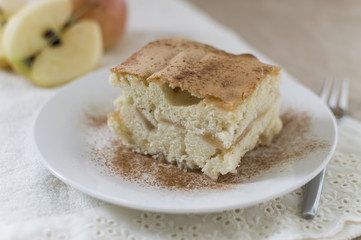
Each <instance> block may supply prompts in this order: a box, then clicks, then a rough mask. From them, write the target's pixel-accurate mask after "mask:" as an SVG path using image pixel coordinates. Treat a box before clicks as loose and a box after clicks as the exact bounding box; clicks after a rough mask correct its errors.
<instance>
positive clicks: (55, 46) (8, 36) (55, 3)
mask: <svg viewBox="0 0 361 240" xmlns="http://www.w3.org/2000/svg"><path fill="white" fill-rule="evenodd" d="M71 14H72V5H71V3H70V1H69V0H38V1H34V2H30V3H29V4H28V5H27V6H26V7H24V8H23V9H21V10H20V11H19V12H18V13H17V14H16V15H15V16H14V17H12V18H11V19H10V21H9V22H8V24H7V26H6V28H5V31H4V35H3V50H4V53H5V56H6V58H7V59H8V61H9V63H10V64H11V66H12V67H13V68H14V69H15V70H16V71H17V72H19V73H22V74H23V75H25V76H27V77H28V78H30V79H31V80H32V81H33V82H34V83H35V84H37V85H40V86H44V87H51V86H55V85H59V84H62V83H65V82H67V81H70V80H72V79H74V78H75V77H78V76H80V75H82V74H84V73H86V72H88V71H90V70H91V69H92V68H93V67H94V66H95V65H96V63H97V62H98V60H99V59H100V57H101V55H102V52H103V44H102V35H101V29H100V27H99V25H98V23H96V22H95V21H92V20H83V21H79V22H75V23H74V22H72V23H71V24H69V20H70V19H71Z"/></svg>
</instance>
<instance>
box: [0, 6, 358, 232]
mask: <svg viewBox="0 0 361 240" xmlns="http://www.w3.org/2000/svg"><path fill="white" fill-rule="evenodd" d="M128 4H129V24H128V30H127V34H126V36H125V37H124V39H123V40H122V41H121V42H120V43H119V44H118V45H117V46H116V47H115V48H113V49H110V50H109V51H108V52H106V54H105V56H104V57H103V59H102V60H101V62H100V64H99V66H98V67H99V68H100V67H104V66H109V65H115V64H116V63H119V62H121V61H122V60H124V59H125V58H126V57H128V56H129V55H130V54H131V53H132V52H134V51H135V50H136V49H137V48H139V47H140V46H142V45H144V44H145V43H146V42H148V41H150V40H154V39H158V38H163V37H168V36H183V37H186V38H190V39H194V40H198V41H202V42H205V43H208V44H211V45H214V46H216V47H219V48H221V49H224V50H227V51H230V52H234V53H241V52H252V53H255V54H256V55H257V56H259V57H260V58H261V60H265V57H263V56H262V55H261V54H260V53H258V52H257V51H255V50H254V49H252V48H251V47H250V46H249V45H247V44H246V43H245V42H243V41H242V40H241V38H240V37H239V36H236V35H235V34H234V33H232V32H231V31H229V30H227V29H225V28H224V27H222V26H220V25H219V24H217V23H216V22H214V21H212V20H211V19H209V18H208V17H207V16H205V15H204V14H203V13H202V12H200V11H199V10H197V9H195V8H193V7H192V6H191V5H189V4H188V3H186V2H182V1H175V0H173V1H170V0H153V1H147V0H131V1H128ZM267 61H268V62H270V60H267ZM285 74H287V73H285ZM60 89H61V87H60V88H56V89H41V88H38V87H36V86H34V85H32V84H31V83H30V82H29V81H28V80H26V79H25V78H23V77H21V76H19V75H16V74H14V73H11V72H4V71H1V72H0V143H1V144H0V186H1V191H0V238H1V239H302V238H306V239H309V238H311V239H312V238H314V239H320V238H330V239H348V238H351V237H354V236H357V235H360V234H361V223H360V222H361V189H360V184H361V148H360V146H361V123H359V122H357V121H355V120H353V119H350V118H349V119H346V120H345V121H344V122H343V123H342V124H341V126H340V129H339V143H338V146H337V149H336V153H335V156H334V157H333V159H332V160H331V162H330V164H329V166H328V169H327V174H326V179H325V186H324V191H323V194H322V197H321V202H320V209H319V213H318V215H317V216H316V218H315V219H314V220H313V221H306V220H304V219H302V218H301V217H300V204H301V202H302V194H303V190H302V189H298V190H296V191H294V192H292V193H290V194H287V195H285V196H283V197H281V198H277V199H275V200H272V201H269V202H265V203H262V204H259V205H257V206H253V207H249V208H245V209H233V210H230V211H226V212H221V213H214V214H197V215H170V214H158V213H146V212H141V211H136V210H130V209H126V208H123V207H118V206H114V205H110V204H107V203H104V202H102V201H99V200H96V199H94V198H91V197H88V196H86V195H84V194H82V193H81V192H79V191H77V190H75V189H73V188H72V187H69V186H67V185H65V184H64V183H62V182H61V181H60V180H58V179H57V178H55V177H54V176H53V175H51V173H50V172H49V171H48V170H47V169H45V167H44V166H42V164H41V163H40V160H39V156H38V155H37V154H36V151H35V148H34V146H33V143H32V136H31V130H32V124H33V121H34V118H35V114H36V112H37V111H38V110H39V109H40V107H41V106H42V105H43V104H44V103H45V102H46V101H47V100H48V99H49V98H50V97H51V96H53V95H54V94H55V93H56V92H58V91H59V90H60ZM54 127H56V126H54Z"/></svg>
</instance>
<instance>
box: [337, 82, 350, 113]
mask: <svg viewBox="0 0 361 240" xmlns="http://www.w3.org/2000/svg"><path fill="white" fill-rule="evenodd" d="M338 106H339V107H340V108H341V109H343V110H344V111H346V110H347V108H348V80H347V79H344V80H343V81H342V85H341V93H340V100H339V102H338Z"/></svg>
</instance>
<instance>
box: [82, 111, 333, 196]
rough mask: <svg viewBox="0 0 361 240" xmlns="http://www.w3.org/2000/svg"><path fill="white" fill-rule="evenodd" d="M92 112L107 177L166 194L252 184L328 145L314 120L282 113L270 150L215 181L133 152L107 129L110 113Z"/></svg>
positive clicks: (90, 135)
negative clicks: (313, 128)
mask: <svg viewBox="0 0 361 240" xmlns="http://www.w3.org/2000/svg"><path fill="white" fill-rule="evenodd" d="M95 112H96V111H92V112H91V113H90V112H89V111H87V112H86V114H85V119H86V127H87V136H86V137H87V146H88V148H89V156H90V158H91V159H92V160H93V161H94V163H95V164H97V165H98V166H100V167H102V169H103V170H104V171H105V172H106V174H112V175H116V176H119V177H121V178H122V179H123V180H124V181H129V182H133V183H136V184H139V185H142V186H149V187H157V188H161V189H167V190H181V191H193V190H197V191H203V190H226V189H231V188H233V187H235V186H236V185H237V184H241V183H246V182H249V181H252V179H254V178H255V177H257V176H259V175H261V174H262V173H264V172H267V171H269V170H278V169H279V168H280V167H281V166H282V164H287V162H290V161H297V159H299V158H300V157H305V156H306V155H307V154H308V153H310V152H314V151H316V150H319V149H323V148H326V147H328V146H329V145H328V144H327V143H325V142H323V141H320V140H319V139H318V138H317V136H313V135H312V134H311V117H310V116H309V115H308V114H307V113H306V112H296V111H293V110H291V109H289V110H287V111H285V112H284V113H283V114H282V115H281V119H282V122H283V129H282V131H281V133H280V134H279V135H277V136H276V137H275V138H274V140H273V141H272V144H271V145H270V146H268V147H265V146H259V147H257V148H255V149H254V150H252V151H250V152H248V153H247V154H246V155H245V156H244V157H243V158H242V160H241V163H240V166H239V167H238V168H237V173H236V174H232V173H229V174H226V175H223V176H220V177H219V178H218V180H217V181H216V182H215V181H213V180H211V179H210V178H209V177H207V176H206V175H204V174H202V172H201V171H200V170H189V169H188V170H186V169H182V168H180V167H178V166H176V165H172V164H170V163H168V162H166V161H162V160H156V159H153V158H152V157H151V156H145V155H141V154H138V153H134V152H132V151H131V150H130V149H127V148H126V147H125V146H123V145H122V143H121V141H120V140H119V139H117V137H116V136H115V135H114V134H113V133H112V132H111V131H110V130H109V128H108V126H107V117H106V114H96V113H95Z"/></svg>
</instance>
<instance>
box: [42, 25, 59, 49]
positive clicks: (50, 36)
mask: <svg viewBox="0 0 361 240" xmlns="http://www.w3.org/2000/svg"><path fill="white" fill-rule="evenodd" d="M43 36H44V38H45V39H46V40H47V41H48V42H49V44H50V46H51V47H57V46H59V45H60V44H61V39H60V37H59V36H58V35H57V34H56V33H55V32H54V31H53V30H50V29H48V30H46V31H45V32H44V34H43Z"/></svg>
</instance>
